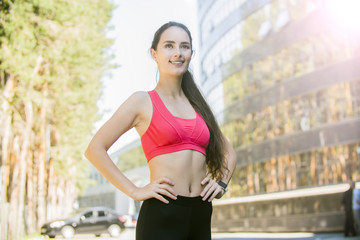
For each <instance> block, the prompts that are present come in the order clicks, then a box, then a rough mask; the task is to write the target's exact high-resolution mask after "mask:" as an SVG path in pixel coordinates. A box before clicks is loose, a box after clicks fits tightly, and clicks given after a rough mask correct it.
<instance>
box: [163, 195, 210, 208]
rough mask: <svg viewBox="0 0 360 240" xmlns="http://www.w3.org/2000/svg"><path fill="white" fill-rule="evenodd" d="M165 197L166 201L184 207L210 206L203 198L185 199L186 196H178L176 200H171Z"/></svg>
mask: <svg viewBox="0 0 360 240" xmlns="http://www.w3.org/2000/svg"><path fill="white" fill-rule="evenodd" d="M163 197H164V198H166V200H168V201H169V203H173V204H177V205H182V206H193V205H197V204H207V203H208V204H209V202H208V201H203V200H202V197H201V196H197V197H185V196H179V195H178V196H177V199H176V200H174V199H172V198H169V197H167V196H163Z"/></svg>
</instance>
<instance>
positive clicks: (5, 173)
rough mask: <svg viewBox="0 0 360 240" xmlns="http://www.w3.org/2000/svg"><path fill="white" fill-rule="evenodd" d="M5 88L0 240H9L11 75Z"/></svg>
mask: <svg viewBox="0 0 360 240" xmlns="http://www.w3.org/2000/svg"><path fill="white" fill-rule="evenodd" d="M5 78H7V79H5V82H6V84H5V88H4V91H3V95H4V97H5V100H4V101H3V102H2V104H1V110H2V114H3V115H2V116H1V126H2V128H3V132H2V136H1V169H0V171H1V172H0V174H1V185H0V187H1V190H0V192H1V202H0V203H1V204H0V207H1V218H0V224H1V228H0V239H7V231H8V225H7V223H8V219H7V218H8V208H9V202H8V196H7V195H8V191H7V190H8V186H9V180H10V149H9V148H10V140H11V135H12V132H11V129H12V127H11V122H12V114H11V110H10V106H9V102H11V101H12V98H13V95H14V94H13V90H14V78H13V77H12V76H11V75H10V76H9V75H5Z"/></svg>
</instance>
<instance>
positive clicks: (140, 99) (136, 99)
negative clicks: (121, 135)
mask: <svg viewBox="0 0 360 240" xmlns="http://www.w3.org/2000/svg"><path fill="white" fill-rule="evenodd" d="M150 104H151V99H150V96H149V94H148V92H146V91H136V92H134V93H132V94H131V95H130V97H128V99H127V100H126V101H125V105H127V106H129V107H130V108H136V109H138V110H140V111H141V109H144V108H145V109H146V108H148V107H149V106H150Z"/></svg>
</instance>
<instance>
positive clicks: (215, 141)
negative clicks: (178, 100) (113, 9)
mask: <svg viewBox="0 0 360 240" xmlns="http://www.w3.org/2000/svg"><path fill="white" fill-rule="evenodd" d="M170 27H180V28H182V29H184V30H185V31H186V32H187V34H188V35H189V38H190V45H191V49H192V37H191V33H190V31H189V29H188V28H187V27H186V26H185V25H184V24H182V23H178V22H168V23H165V24H164V25H162V26H161V27H160V28H159V29H158V30H157V31H156V32H155V34H154V38H153V41H152V44H151V48H152V49H154V50H156V49H157V46H158V43H159V40H160V37H161V34H162V33H163V32H164V31H165V30H166V29H168V28H170ZM181 88H182V90H183V92H184V94H185V96H186V97H187V99H188V100H189V102H190V104H191V105H192V107H193V108H194V109H195V110H196V111H197V112H198V113H199V114H200V115H201V117H202V118H203V119H204V121H205V122H206V125H207V127H208V128H209V131H210V141H209V145H208V147H207V149H206V165H207V167H208V171H209V173H210V174H211V177H212V178H213V179H216V180H221V179H222V178H223V177H224V175H225V171H228V169H227V167H226V164H225V161H224V159H225V154H226V150H225V149H226V148H225V144H226V143H225V139H224V137H223V134H222V133H221V131H220V128H219V125H218V123H217V121H216V119H215V116H214V114H213V112H212V111H211V109H210V107H209V105H208V104H207V102H206V101H205V98H204V96H203V95H202V93H201V92H200V90H199V88H198V87H197V85H196V83H195V81H194V78H193V76H192V74H191V73H190V72H189V70H187V71H186V72H185V74H184V75H183V78H182V82H181Z"/></svg>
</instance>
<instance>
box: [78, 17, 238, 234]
mask: <svg viewBox="0 0 360 240" xmlns="http://www.w3.org/2000/svg"><path fill="white" fill-rule="evenodd" d="M150 53H151V56H152V58H153V59H154V60H155V61H156V62H157V66H158V70H159V81H158V83H157V85H156V87H155V89H154V90H152V91H149V92H136V93H134V94H133V95H131V96H130V97H129V98H128V99H127V100H126V101H125V102H124V103H123V104H122V105H121V106H120V107H119V108H118V110H117V111H116V112H115V113H114V115H113V116H112V117H111V118H110V119H109V120H108V121H107V122H106V123H105V124H104V125H103V126H102V127H101V128H100V129H99V131H98V132H97V133H96V134H95V136H94V137H93V139H92V140H91V142H90V144H89V146H88V148H87V150H86V152H85V156H86V157H87V158H88V159H89V161H90V162H91V163H92V164H93V165H94V166H95V167H96V168H97V169H98V170H99V171H100V173H101V174H102V175H103V176H104V177H105V178H106V179H108V180H109V181H110V182H111V183H112V184H113V185H114V186H115V187H117V188H118V189H120V190H121V191H122V192H124V193H125V194H127V195H128V196H129V197H131V198H133V199H135V200H137V201H144V202H143V204H142V206H141V210H140V214H139V218H138V222H137V226H136V239H137V240H144V239H146V240H152V239H154V240H155V239H156V240H170V239H171V240H185V239H196V240H203V239H204V240H205V239H206V240H209V239H211V214H212V203H211V202H212V200H213V199H214V198H215V197H216V198H220V197H221V196H222V195H223V194H224V193H225V192H226V190H227V184H228V183H229V181H230V178H231V176H232V173H233V171H234V168H235V165H236V157H235V152H234V150H233V148H232V147H231V145H230V143H229V142H228V141H227V140H226V138H225V137H224V136H223V134H222V133H221V131H220V128H219V126H218V124H217V122H216V120H215V117H214V115H213V113H212V111H211V109H210V107H209V106H208V104H207V103H206V101H205V99H204V97H203V96H202V94H201V92H200V91H199V89H198V87H197V86H196V84H195V82H194V79H193V76H192V74H191V73H190V72H189V70H188V67H189V63H190V60H191V57H192V54H193V49H192V38H191V33H190V31H189V30H188V28H187V27H186V26H185V25H183V24H181V23H177V22H168V23H166V24H164V25H163V26H161V27H160V28H159V29H158V30H157V31H156V33H155V35H154V39H153V41H152V45H151V49H150ZM133 127H135V129H136V130H137V132H138V134H139V135H140V137H141V144H142V147H143V150H144V154H145V156H146V158H147V161H148V166H149V169H150V183H149V184H147V185H146V186H144V187H137V186H136V185H134V183H132V182H131V181H130V180H129V179H128V178H127V177H125V175H124V174H123V173H121V171H119V169H118V168H117V167H116V166H115V165H114V163H113V162H112V161H111V159H110V157H109V155H108V154H107V150H108V149H109V148H110V146H111V145H112V144H113V143H114V142H115V141H116V140H117V139H118V138H119V137H120V136H121V135H123V134H124V133H125V132H126V131H128V130H129V129H131V128H133Z"/></svg>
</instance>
